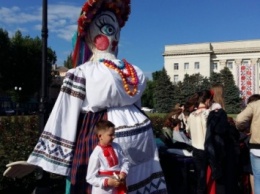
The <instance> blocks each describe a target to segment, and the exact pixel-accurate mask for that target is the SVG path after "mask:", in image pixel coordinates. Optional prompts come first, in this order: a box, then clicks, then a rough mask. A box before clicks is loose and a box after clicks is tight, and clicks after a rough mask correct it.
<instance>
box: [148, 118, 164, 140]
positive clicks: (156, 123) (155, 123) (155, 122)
mask: <svg viewBox="0 0 260 194" xmlns="http://www.w3.org/2000/svg"><path fill="white" fill-rule="evenodd" d="M165 117H166V114H149V118H150V120H151V122H152V127H153V132H154V135H155V137H158V135H159V133H160V131H161V129H162V127H163V123H164V121H165V119H166V118H165Z"/></svg>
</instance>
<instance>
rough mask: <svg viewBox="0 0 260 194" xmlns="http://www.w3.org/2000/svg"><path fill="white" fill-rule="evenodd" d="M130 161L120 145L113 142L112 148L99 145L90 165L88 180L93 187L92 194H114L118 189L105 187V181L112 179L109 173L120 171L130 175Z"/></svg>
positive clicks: (94, 151) (90, 159)
mask: <svg viewBox="0 0 260 194" xmlns="http://www.w3.org/2000/svg"><path fill="white" fill-rule="evenodd" d="M128 170H129V161H128V158H127V157H125V155H124V153H123V151H122V148H121V147H120V145H119V144H117V143H115V142H113V143H112V145H111V146H100V145H97V146H96V147H95V149H94V150H93V152H92V154H91V156H90V158H89V163H88V171H87V177H86V180H87V182H88V183H89V184H91V185H92V194H95V193H96V194H114V193H115V192H116V189H115V188H113V187H109V186H105V179H107V178H108V177H111V175H102V174H108V172H111V174H113V172H115V171H119V172H123V173H125V174H128Z"/></svg>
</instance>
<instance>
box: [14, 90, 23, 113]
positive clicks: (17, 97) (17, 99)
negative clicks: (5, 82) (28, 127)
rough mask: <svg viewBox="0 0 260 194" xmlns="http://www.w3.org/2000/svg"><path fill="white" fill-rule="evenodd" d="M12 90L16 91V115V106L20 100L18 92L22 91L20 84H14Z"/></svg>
mask: <svg viewBox="0 0 260 194" xmlns="http://www.w3.org/2000/svg"><path fill="white" fill-rule="evenodd" d="M14 90H15V92H16V95H17V96H16V105H15V108H16V115H18V108H19V102H20V94H19V92H21V91H22V87H21V86H15V87H14Z"/></svg>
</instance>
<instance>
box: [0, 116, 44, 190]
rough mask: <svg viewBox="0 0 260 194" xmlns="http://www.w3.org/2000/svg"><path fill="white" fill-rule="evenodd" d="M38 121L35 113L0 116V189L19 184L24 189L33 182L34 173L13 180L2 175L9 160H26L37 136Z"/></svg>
mask: <svg viewBox="0 0 260 194" xmlns="http://www.w3.org/2000/svg"><path fill="white" fill-rule="evenodd" d="M38 123H39V122H38V116H35V115H34V116H12V117H11V116H9V117H0V133H1V136H0V172H1V173H0V191H1V190H6V189H8V188H14V187H20V186H22V187H23V188H25V189H26V188H29V187H31V186H32V184H34V182H35V177H34V174H31V175H28V176H26V177H25V178H23V179H17V180H13V179H11V178H7V177H3V172H4V171H5V170H6V167H5V166H6V164H8V163H10V162H13V161H20V160H27V158H28V156H29V154H30V153H31V152H32V150H33V148H34V146H35V145H36V142H37V140H38V137H39V126H38ZM20 192H22V191H20Z"/></svg>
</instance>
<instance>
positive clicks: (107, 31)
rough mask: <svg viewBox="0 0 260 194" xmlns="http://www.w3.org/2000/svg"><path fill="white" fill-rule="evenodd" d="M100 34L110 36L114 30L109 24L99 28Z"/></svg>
mask: <svg viewBox="0 0 260 194" xmlns="http://www.w3.org/2000/svg"><path fill="white" fill-rule="evenodd" d="M100 30H101V32H102V33H103V34H105V35H107V36H112V35H114V34H115V28H114V27H113V26H112V25H110V24H105V25H104V26H102V27H101V28H100Z"/></svg>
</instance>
